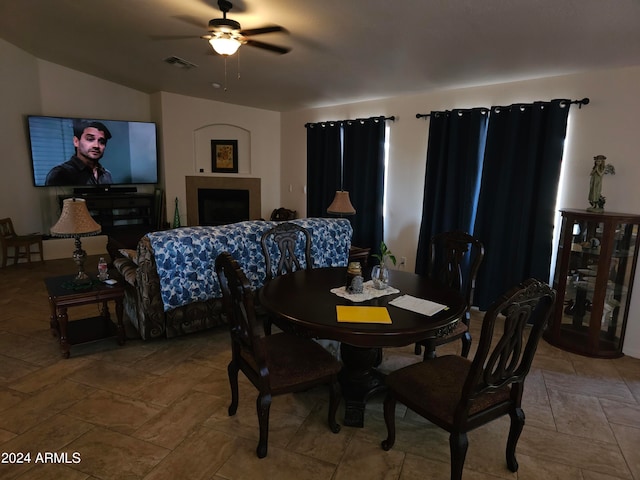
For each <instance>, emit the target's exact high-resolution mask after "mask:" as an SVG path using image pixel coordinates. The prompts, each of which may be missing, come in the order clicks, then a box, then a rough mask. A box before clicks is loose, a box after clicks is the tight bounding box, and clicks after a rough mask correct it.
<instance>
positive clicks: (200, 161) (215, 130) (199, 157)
mask: <svg viewBox="0 0 640 480" xmlns="http://www.w3.org/2000/svg"><path fill="white" fill-rule="evenodd" d="M193 140H194V150H195V165H194V171H195V173H196V175H201V174H212V173H213V170H212V156H211V140H237V141H238V173H237V174H235V173H224V174H216V175H251V132H249V130H247V129H245V128H242V127H238V126H236V125H229V124H225V123H217V124H213V125H205V126H203V127H200V128H198V129H197V130H195V131H194V133H193Z"/></svg>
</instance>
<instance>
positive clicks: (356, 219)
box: [327, 117, 385, 253]
mask: <svg viewBox="0 0 640 480" xmlns="http://www.w3.org/2000/svg"><path fill="white" fill-rule="evenodd" d="M384 145H385V119H384V117H375V118H368V119H362V120H361V119H358V120H348V121H346V122H344V156H343V160H342V163H343V167H342V168H343V170H342V172H343V181H344V190H347V191H348V192H349V197H350V198H351V203H352V204H353V207H354V208H355V209H356V214H355V215H354V216H351V217H349V219H350V220H351V225H352V226H353V239H352V244H353V245H356V246H358V247H370V248H371V251H372V253H373V252H377V251H378V246H379V245H380V242H381V241H382V239H383V222H384V218H383V202H384V151H385V150H384ZM327 205H328V204H327Z"/></svg>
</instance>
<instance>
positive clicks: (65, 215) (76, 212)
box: [51, 198, 102, 286]
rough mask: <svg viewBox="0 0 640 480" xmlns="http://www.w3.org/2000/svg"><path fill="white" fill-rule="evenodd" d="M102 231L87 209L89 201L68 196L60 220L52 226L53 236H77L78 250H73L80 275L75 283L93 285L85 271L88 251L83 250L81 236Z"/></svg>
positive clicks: (75, 279) (88, 235) (63, 204)
mask: <svg viewBox="0 0 640 480" xmlns="http://www.w3.org/2000/svg"><path fill="white" fill-rule="evenodd" d="M101 231H102V228H101V227H100V225H98V224H97V223H96V222H95V220H94V219H93V218H91V215H90V214H89V210H88V209H87V203H86V202H85V201H84V200H82V199H81V198H67V199H65V200H64V202H63V203H62V213H60V218H59V219H58V222H57V223H56V224H55V225H54V226H53V227H51V235H52V236H53V237H63V238H75V239H76V250H75V251H74V252H73V260H74V262H76V265H77V266H78V275H77V276H76V277H75V278H74V280H73V281H74V283H75V284H76V285H78V286H81V285H91V278H89V276H88V275H87V274H86V273H85V272H84V261H85V259H86V258H87V252H85V251H84V250H82V243H81V242H80V237H90V236H93V235H98V234H99V233H100V232H101Z"/></svg>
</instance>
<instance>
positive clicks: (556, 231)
mask: <svg viewBox="0 0 640 480" xmlns="http://www.w3.org/2000/svg"><path fill="white" fill-rule="evenodd" d="M572 118H573V115H571V111H569V116H568V118H567V134H566V135H565V137H564V153H563V154H562V164H561V166H560V179H559V181H558V195H557V196H556V206H555V217H554V221H553V243H552V245H553V250H552V251H551V268H550V269H549V285H553V278H554V276H555V273H556V259H557V258H558V242H559V241H560V228H561V227H562V217H561V215H560V212H559V209H560V208H562V207H563V206H566V205H562V202H563V201H564V187H565V185H567V182H570V181H571V179H570V178H569V177H568V174H567V159H568V158H570V157H571V150H572V148H571V146H572V144H571V142H570V139H571V138H572V133H573V121H572Z"/></svg>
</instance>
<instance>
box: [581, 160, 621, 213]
mask: <svg viewBox="0 0 640 480" xmlns="http://www.w3.org/2000/svg"><path fill="white" fill-rule="evenodd" d="M606 159H607V157H605V156H604V155H596V156H595V157H593V168H592V169H591V181H590V183H589V203H590V204H591V206H590V207H589V208H587V211H588V212H603V211H604V204H605V201H606V198H605V197H603V196H602V177H603V176H605V175H606V174H608V173H610V174H611V175H615V174H616V169H615V168H614V167H613V165H611V164H610V163H608V164H606V165H605V163H604V161H605V160H606Z"/></svg>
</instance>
